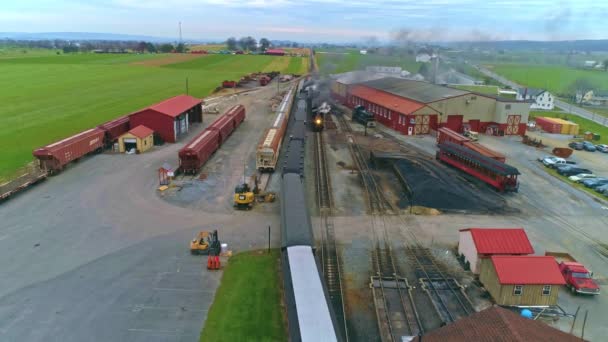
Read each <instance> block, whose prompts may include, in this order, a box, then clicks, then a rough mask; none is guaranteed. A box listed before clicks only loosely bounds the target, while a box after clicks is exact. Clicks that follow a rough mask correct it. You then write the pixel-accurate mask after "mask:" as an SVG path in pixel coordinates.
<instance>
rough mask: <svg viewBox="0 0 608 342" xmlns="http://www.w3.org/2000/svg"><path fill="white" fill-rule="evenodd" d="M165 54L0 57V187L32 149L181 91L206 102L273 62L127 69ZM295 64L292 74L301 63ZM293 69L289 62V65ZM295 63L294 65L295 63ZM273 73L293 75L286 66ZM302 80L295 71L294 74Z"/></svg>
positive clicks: (205, 59)
mask: <svg viewBox="0 0 608 342" xmlns="http://www.w3.org/2000/svg"><path fill="white" fill-rule="evenodd" d="M172 57H175V55H172V54H70V55H63V54H62V55H50V56H41V57H23V58H10V59H8V58H7V59H2V58H0V75H2V77H0V89H2V91H1V92H0V103H2V110H0V146H2V150H1V152H0V160H2V162H1V163H0V180H3V179H6V178H10V177H12V176H13V175H15V173H16V172H17V171H18V170H19V169H20V168H21V167H23V166H25V165H26V164H27V163H29V162H30V161H32V159H33V157H32V150H33V149H35V148H38V147H40V146H44V145H46V144H49V143H51V142H53V141H56V140H59V139H62V138H65V137H67V136H70V135H72V134H75V133H78V132H80V131H83V130H85V129H88V128H91V127H94V126H96V125H98V124H101V123H103V122H105V121H108V120H111V119H113V118H116V117H118V116H120V115H124V114H128V113H130V112H132V111H135V110H137V109H140V108H143V107H146V106H148V105H151V104H153V103H156V102H159V101H161V100H164V99H166V98H168V97H171V96H175V95H178V94H181V93H185V92H186V89H185V88H186V87H185V83H186V82H185V80H186V78H188V81H189V82H188V83H189V91H190V95H192V96H196V97H204V96H207V95H209V94H210V93H211V92H212V91H213V90H214V89H215V88H216V87H217V86H219V84H220V82H221V81H223V80H225V79H238V78H239V77H241V76H243V75H244V74H246V73H251V72H255V71H261V70H263V69H264V68H265V67H266V66H267V65H269V64H271V63H273V62H274V61H275V59H276V58H277V57H274V56H247V55H203V56H199V57H196V58H195V59H192V60H189V61H185V62H181V63H176V64H168V65H162V66H152V65H141V64H137V65H135V64H133V63H140V62H146V61H151V60H155V59H170V58H172ZM291 58H294V59H297V60H298V62H297V63H299V66H300V71H301V68H302V66H303V63H302V58H299V57H291ZM294 63H296V62H294ZM297 63H296V64H297ZM281 68H282V69H281V70H277V71H281V72H283V73H284V72H286V71H287V70H290V69H295V64H294V66H292V65H291V60H290V61H288V63H284V64H283V65H282V66H281ZM302 73H303V72H302Z"/></svg>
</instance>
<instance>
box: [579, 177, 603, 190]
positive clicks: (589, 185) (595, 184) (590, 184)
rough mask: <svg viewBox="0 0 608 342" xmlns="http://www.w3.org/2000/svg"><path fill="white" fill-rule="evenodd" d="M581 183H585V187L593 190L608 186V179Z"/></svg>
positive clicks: (589, 180)
mask: <svg viewBox="0 0 608 342" xmlns="http://www.w3.org/2000/svg"><path fill="white" fill-rule="evenodd" d="M581 183H583V185H584V186H585V187H587V188H590V189H593V188H597V187H598V186H601V185H604V184H608V178H599V177H598V178H593V179H587V180H584V181H582V182H581Z"/></svg>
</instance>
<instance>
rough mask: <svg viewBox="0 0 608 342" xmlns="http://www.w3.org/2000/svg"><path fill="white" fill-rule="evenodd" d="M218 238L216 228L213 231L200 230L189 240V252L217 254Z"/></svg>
mask: <svg viewBox="0 0 608 342" xmlns="http://www.w3.org/2000/svg"><path fill="white" fill-rule="evenodd" d="M219 248H220V240H219V239H218V237H217V230H214V231H213V232H208V231H200V232H199V233H198V235H197V236H196V238H195V239H193V240H192V241H190V253H191V254H193V255H196V254H203V255H208V254H209V253H210V252H211V253H215V251H216V250H217V255H219Z"/></svg>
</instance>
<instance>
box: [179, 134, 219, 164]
mask: <svg viewBox="0 0 608 342" xmlns="http://www.w3.org/2000/svg"><path fill="white" fill-rule="evenodd" d="M218 140H219V133H218V132H217V131H216V130H204V131H203V132H201V133H200V134H199V135H198V136H196V137H194V139H192V140H191V141H190V142H188V144H187V145H186V146H185V147H184V148H182V149H181V150H179V153H178V155H179V167H180V169H181V170H182V171H183V172H184V173H191V174H195V173H197V172H198V170H199V169H200V168H201V166H203V165H204V164H205V163H206V162H207V160H209V158H210V157H211V155H212V154H213V152H215V151H217V148H218V147H219V142H218Z"/></svg>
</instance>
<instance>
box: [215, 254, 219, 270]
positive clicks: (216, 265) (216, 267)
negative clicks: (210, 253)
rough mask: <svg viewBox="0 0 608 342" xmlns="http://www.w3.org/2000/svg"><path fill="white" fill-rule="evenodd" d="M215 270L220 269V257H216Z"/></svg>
mask: <svg viewBox="0 0 608 342" xmlns="http://www.w3.org/2000/svg"><path fill="white" fill-rule="evenodd" d="M215 269H216V270H219V269H220V257H219V256H217V255H216V256H215Z"/></svg>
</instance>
